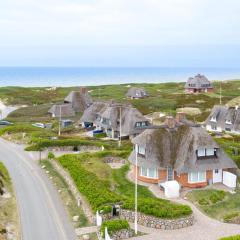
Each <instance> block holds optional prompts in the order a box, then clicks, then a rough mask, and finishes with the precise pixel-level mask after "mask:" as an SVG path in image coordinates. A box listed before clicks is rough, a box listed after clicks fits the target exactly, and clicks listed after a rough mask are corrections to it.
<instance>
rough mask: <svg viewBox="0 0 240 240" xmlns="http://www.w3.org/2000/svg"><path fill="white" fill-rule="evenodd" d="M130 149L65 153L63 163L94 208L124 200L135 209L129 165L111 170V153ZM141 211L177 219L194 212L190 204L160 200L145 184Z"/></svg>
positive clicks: (118, 154)
mask: <svg viewBox="0 0 240 240" xmlns="http://www.w3.org/2000/svg"><path fill="white" fill-rule="evenodd" d="M126 154H127V153H126V151H121V150H112V151H111V152H110V151H103V152H98V153H82V154H78V155H65V156H62V157H60V158H59V159H58V161H59V163H60V164H61V165H62V166H63V167H64V168H65V169H66V170H67V171H68V172H69V173H70V175H71V177H72V179H73V180H74V182H75V183H76V186H77V187H78V189H79V191H80V192H81V193H82V194H83V195H84V196H85V197H86V199H87V200H88V202H89V203H90V205H91V207H92V209H93V211H96V210H105V211H106V212H108V211H110V210H111V205H112V204H114V203H121V204H122V207H123V208H125V209H130V210H133V209H134V185H133V184H132V183H131V182H129V181H128V180H127V179H126V176H125V175H126V173H127V171H128V166H124V167H123V168H121V169H114V170H113V169H111V168H110V167H109V166H108V165H107V164H106V163H105V159H106V157H108V156H114V157H126ZM138 196H139V199H138V210H139V211H140V212H142V213H145V214H149V215H153V216H156V217H160V218H166V219H174V218H179V217H182V216H187V215H189V214H191V213H192V211H191V209H190V208H189V207H188V206H184V205H180V204H175V203H173V202H171V201H168V200H163V199H157V198H155V197H154V196H153V195H152V194H151V192H150V191H149V190H148V189H147V188H146V187H143V186H139V195H138Z"/></svg>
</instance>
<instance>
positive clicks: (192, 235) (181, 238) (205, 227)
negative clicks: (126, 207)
mask: <svg viewBox="0 0 240 240" xmlns="http://www.w3.org/2000/svg"><path fill="white" fill-rule="evenodd" d="M128 178H129V180H131V181H132V180H133V179H132V172H130V173H129V174H128ZM143 185H145V186H148V188H149V190H150V191H151V192H152V193H153V194H154V195H155V196H156V197H158V198H162V197H163V194H162V192H161V191H160V189H159V187H158V186H157V185H154V184H143ZM174 202H177V203H181V204H186V205H189V206H190V207H191V208H192V210H193V214H194V217H195V221H196V222H195V224H194V225H193V226H191V227H187V228H182V229H178V230H156V229H152V230H151V228H145V227H141V226H139V231H142V232H145V233H150V234H149V235H145V236H141V237H136V238H132V239H136V240H158V239H159V240H173V239H174V240H186V239H189V240H217V239H219V238H221V237H225V236H231V235H237V234H240V225H237V224H228V223H222V222H219V221H217V220H215V219H212V218H210V217H208V216H206V215H205V214H203V213H202V212H201V211H200V210H199V209H198V208H196V207H195V206H194V204H192V203H191V202H189V201H186V200H184V199H182V198H179V199H176V200H174ZM239 204H240V203H239Z"/></svg>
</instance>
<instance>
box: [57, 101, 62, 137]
mask: <svg viewBox="0 0 240 240" xmlns="http://www.w3.org/2000/svg"><path fill="white" fill-rule="evenodd" d="M59 107H60V110H59V111H60V113H59V114H60V115H59V126H58V136H60V135H61V122H62V106H61V105H60V106H59Z"/></svg>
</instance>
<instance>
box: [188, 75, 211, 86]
mask: <svg viewBox="0 0 240 240" xmlns="http://www.w3.org/2000/svg"><path fill="white" fill-rule="evenodd" d="M212 87H213V86H212V83H211V82H210V81H209V80H208V79H207V78H206V77H205V76H204V75H201V74H198V75H196V76H195V77H190V78H189V79H188V80H187V82H186V84H185V88H196V89H205V88H212Z"/></svg>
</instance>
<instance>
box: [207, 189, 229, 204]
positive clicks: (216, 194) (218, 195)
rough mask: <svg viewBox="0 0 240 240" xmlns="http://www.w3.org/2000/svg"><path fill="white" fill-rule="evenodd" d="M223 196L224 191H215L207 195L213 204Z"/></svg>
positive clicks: (224, 194)
mask: <svg viewBox="0 0 240 240" xmlns="http://www.w3.org/2000/svg"><path fill="white" fill-rule="evenodd" d="M225 196H226V193H225V192H224V191H217V192H213V193H212V194H211V196H210V197H209V199H210V201H211V203H212V204H215V203H217V202H221V201H222V200H223V199H224V197H225Z"/></svg>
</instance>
